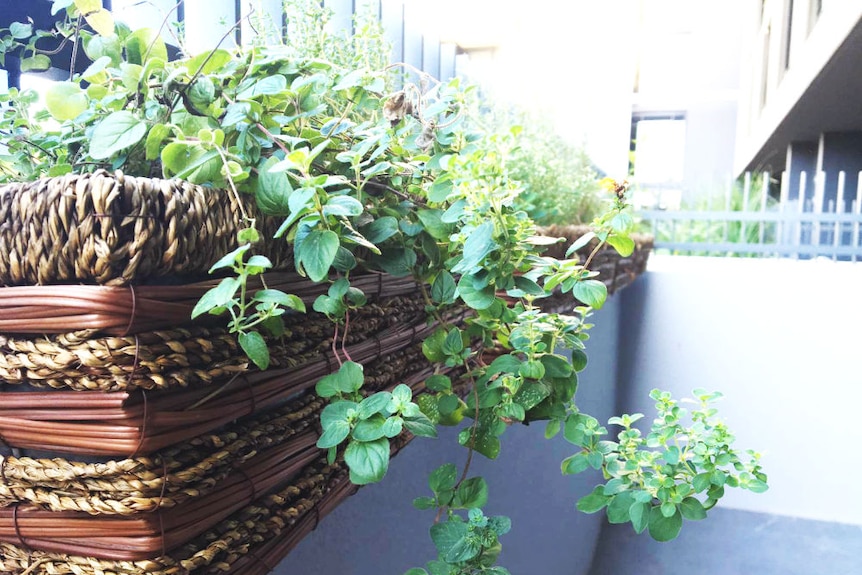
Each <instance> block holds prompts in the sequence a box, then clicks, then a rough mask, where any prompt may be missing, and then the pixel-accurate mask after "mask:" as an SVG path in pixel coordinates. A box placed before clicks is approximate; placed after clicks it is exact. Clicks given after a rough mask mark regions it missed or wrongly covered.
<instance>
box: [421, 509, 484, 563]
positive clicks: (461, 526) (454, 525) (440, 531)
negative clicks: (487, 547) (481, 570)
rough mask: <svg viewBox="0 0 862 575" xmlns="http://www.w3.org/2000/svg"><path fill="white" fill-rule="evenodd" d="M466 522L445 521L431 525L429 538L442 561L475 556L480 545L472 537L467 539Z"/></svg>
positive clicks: (479, 549)
mask: <svg viewBox="0 0 862 575" xmlns="http://www.w3.org/2000/svg"><path fill="white" fill-rule="evenodd" d="M467 534H468V527H467V524H466V523H462V522H458V521H452V520H449V521H445V522H442V523H437V524H435V525H432V526H431V540H432V541H433V542H434V546H435V547H437V551H438V552H439V553H440V556H441V557H442V558H443V560H444V561H446V562H448V563H458V562H460V561H468V560H470V559H472V558H474V557H476V556H477V555H478V554H479V552H480V551H481V550H482V546H481V545H480V544H479V543H478V542H477V541H474V540H473V539H468V537H467Z"/></svg>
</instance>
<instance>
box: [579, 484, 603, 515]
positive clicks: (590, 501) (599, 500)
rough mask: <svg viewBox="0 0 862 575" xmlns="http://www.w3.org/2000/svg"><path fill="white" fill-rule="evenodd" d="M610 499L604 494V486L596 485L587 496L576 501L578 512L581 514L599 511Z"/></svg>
mask: <svg viewBox="0 0 862 575" xmlns="http://www.w3.org/2000/svg"><path fill="white" fill-rule="evenodd" d="M610 500H611V498H610V497H608V496H607V495H605V494H604V486H603V485H598V486H596V488H595V489H593V490H592V492H591V493H590V494H589V495H584V496H583V497H581V498H580V499H578V505H577V507H578V510H579V511H582V512H583V513H595V512H597V511H601V510H602V509H604V508H605V505H607V504H608V503H609V502H610Z"/></svg>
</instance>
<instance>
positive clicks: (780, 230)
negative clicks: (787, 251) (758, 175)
mask: <svg viewBox="0 0 862 575" xmlns="http://www.w3.org/2000/svg"><path fill="white" fill-rule="evenodd" d="M789 195H790V174H788V173H787V172H784V173H783V174H782V175H781V192H780V197H779V199H778V211H779V212H780V213H781V217H780V218H779V219H778V222H777V223H776V224H775V243H776V244H778V245H781V244H783V243H784V218H785V217H786V215H787V202H788V199H787V197H788V196H789ZM775 257H781V253H780V252H778V251H776V252H775Z"/></svg>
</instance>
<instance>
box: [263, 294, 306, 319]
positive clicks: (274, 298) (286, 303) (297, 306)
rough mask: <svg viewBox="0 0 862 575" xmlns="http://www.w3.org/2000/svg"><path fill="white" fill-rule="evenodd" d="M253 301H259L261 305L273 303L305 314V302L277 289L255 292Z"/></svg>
mask: <svg viewBox="0 0 862 575" xmlns="http://www.w3.org/2000/svg"><path fill="white" fill-rule="evenodd" d="M252 301H257V302H261V303H272V304H276V305H280V306H281V307H286V308H288V309H293V310H296V311H298V312H301V313H305V311H306V310H305V302H303V301H302V299H300V298H299V297H298V296H295V295H293V294H287V293H284V292H283V291H280V290H277V289H262V290H258V291H256V292H254V297H252Z"/></svg>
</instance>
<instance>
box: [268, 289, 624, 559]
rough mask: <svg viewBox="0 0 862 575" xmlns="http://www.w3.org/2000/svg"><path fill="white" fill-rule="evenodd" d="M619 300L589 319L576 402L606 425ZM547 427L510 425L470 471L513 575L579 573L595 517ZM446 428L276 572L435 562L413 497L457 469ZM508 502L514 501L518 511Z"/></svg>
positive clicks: (586, 479)
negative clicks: (478, 478) (505, 523)
mask: <svg viewBox="0 0 862 575" xmlns="http://www.w3.org/2000/svg"><path fill="white" fill-rule="evenodd" d="M619 303H620V302H619V296H614V297H613V298H611V300H610V301H609V302H608V303H607V304H606V306H605V308H604V309H603V310H601V311H600V312H598V313H597V314H596V315H595V317H594V320H595V324H596V327H595V328H593V331H592V338H591V339H590V341H589V342H588V346H589V355H590V365H589V366H588V367H587V369H586V371H585V372H584V373H583V374H582V377H581V383H580V390H579V392H578V400H579V401H578V403H579V405H580V407H581V409H583V410H584V411H586V412H588V413H590V414H593V415H595V416H596V417H598V418H599V419H601V420H607V418H608V417H609V416H610V415H612V411H613V408H614V396H615V393H614V380H615V372H616V353H615V346H616V342H617V339H618V338H617V336H618V333H617V325H618V319H619V309H620V306H619ZM543 433H544V425H543V424H541V423H538V424H534V425H531V426H529V427H514V428H512V429H510V430H508V431H507V432H506V435H505V436H504V438H503V452H502V454H501V455H500V458H499V459H498V460H497V461H489V460H487V459H485V458H483V457H481V456H478V457H477V458H476V459H474V465H473V467H472V468H471V469H472V471H473V472H474V473H475V474H481V475H483V476H484V477H485V478H486V480H487V481H488V484H489V489H490V503H489V505H488V507H487V509H486V512H487V513H489V514H501V515H508V516H509V517H511V518H512V522H513V527H512V531H511V532H510V533H509V534H507V535H505V536H504V537H503V538H502V543H503V552H502V555H501V558H500V562H501V564H502V565H504V566H506V567H507V568H508V569H510V570H511V572H512V573H514V574H522V575H531V574H538V573H554V574H561V575H562V574H565V575H581V574H586V573H587V572H588V570H589V567H590V563H591V561H592V556H593V550H594V548H595V545H596V542H597V539H598V535H599V531H600V528H601V525H602V519H601V517H598V516H593V515H584V514H582V513H579V512H578V511H576V510H575V501H577V499H578V498H579V497H581V496H582V495H585V494H586V493H588V492H589V491H591V490H592V487H593V486H594V485H595V484H597V483H598V482H599V480H600V479H599V477H597V476H595V475H592V476H588V475H587V474H582V475H579V476H575V477H571V476H569V477H563V476H562V475H561V474H560V461H561V460H562V459H563V458H565V457H568V456H569V455H571V454H572V453H573V450H572V449H571V446H570V445H569V444H568V443H566V442H565V440H563V439H562V437H557V438H555V439H554V440H552V441H547V440H545V439H544V437H543ZM465 457H466V451H465V450H464V449H463V448H460V447H457V443H456V441H455V433H452V432H451V430H449V432H448V433H444V434H442V435H441V437H440V438H439V439H438V440H428V439H417V440H416V441H414V442H413V443H412V444H410V445H409V446H408V447H407V448H406V449H405V450H404V451H403V452H402V453H401V454H399V455H398V457H396V458H395V459H394V460H393V461H392V465H391V468H390V470H389V473H388V475H387V476H386V478H385V479H384V480H383V482H382V483H381V484H379V485H372V486H368V487H365V488H363V489H361V490H360V491H359V493H357V494H356V495H355V496H353V497H351V498H350V499H348V500H347V501H346V502H344V503H343V504H342V505H341V506H339V507H338V508H337V509H336V510H335V511H334V512H333V513H332V514H330V515H329V516H327V517H326V518H325V519H324V520H323V521H322V522H321V523H320V526H319V527H318V528H317V530H316V531H314V532H313V533H311V534H310V535H309V536H308V537H307V538H306V539H305V540H303V541H302V543H300V545H299V546H298V547H297V548H296V549H294V551H293V552H292V553H291V554H290V555H289V556H288V557H287V558H286V559H285V560H284V561H283V562H282V563H281V564H280V565H279V566H278V568H277V569H276V570H275V571H274V572H273V573H275V574H276V575H280V574H282V575H287V574H288V573H315V574H317V575H335V574H338V575H365V574H368V575H380V574H387V575H399V574H401V573H403V572H404V571H406V570H407V569H408V568H410V567H417V566H421V565H423V564H424V563H425V562H426V561H428V560H430V559H434V558H435V557H436V552H435V550H434V546H433V544H432V543H431V539H430V537H429V536H428V529H429V527H430V526H431V522H432V521H433V512H432V511H417V510H416V509H414V508H413V506H412V505H411V501H412V500H413V498H414V497H417V496H421V495H427V494H428V493H426V491H427V476H428V473H429V472H430V471H431V470H433V469H434V468H436V467H437V466H439V465H441V464H443V463H446V462H450V461H451V462H456V463H458V464H459V465H460V464H461V463H462V462H463V461H464V458H465ZM507 499H510V500H514V499H517V500H519V503H518V505H515V506H513V505H511V504H509V503H507V501H506V500H507Z"/></svg>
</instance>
